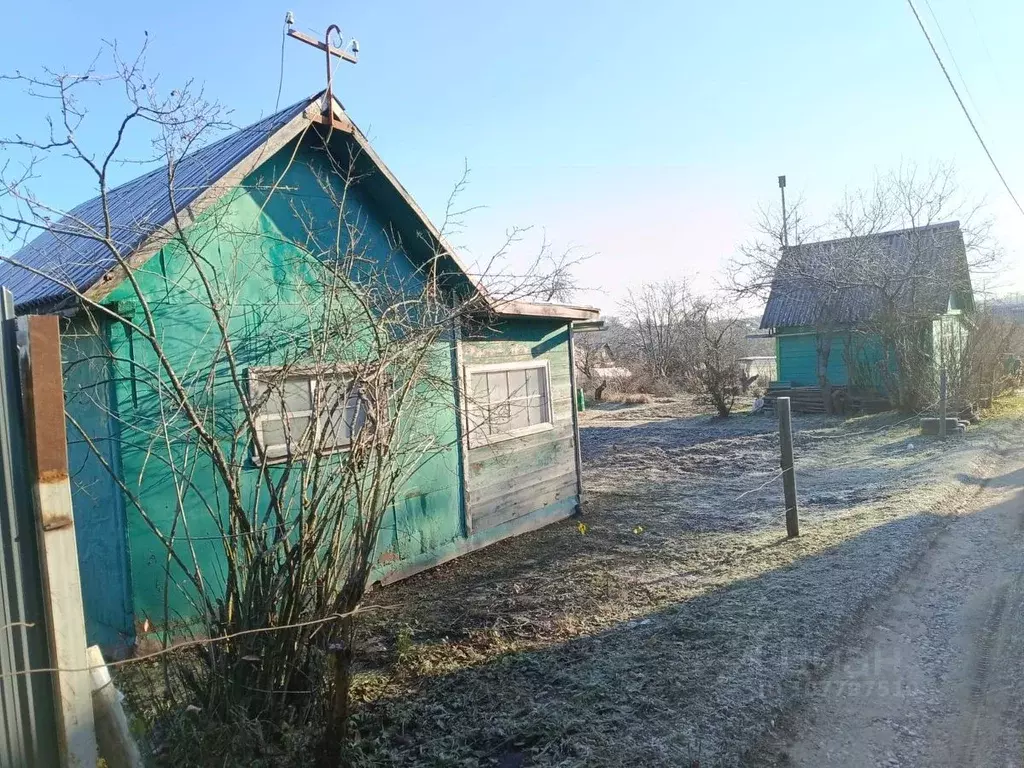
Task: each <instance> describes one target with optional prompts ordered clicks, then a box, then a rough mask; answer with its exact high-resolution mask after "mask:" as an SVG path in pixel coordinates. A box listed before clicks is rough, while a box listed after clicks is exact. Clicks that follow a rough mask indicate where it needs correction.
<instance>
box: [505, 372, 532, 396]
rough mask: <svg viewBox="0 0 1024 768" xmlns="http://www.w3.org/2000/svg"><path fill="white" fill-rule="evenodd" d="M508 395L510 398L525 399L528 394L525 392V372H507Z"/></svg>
mask: <svg viewBox="0 0 1024 768" xmlns="http://www.w3.org/2000/svg"><path fill="white" fill-rule="evenodd" d="M508 393H509V396H510V397H526V396H527V395H528V394H529V392H527V391H526V371H525V370H522V369H520V370H518V371H509V372H508Z"/></svg>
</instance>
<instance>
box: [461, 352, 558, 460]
mask: <svg viewBox="0 0 1024 768" xmlns="http://www.w3.org/2000/svg"><path fill="white" fill-rule="evenodd" d="M523 370H542V371H543V373H542V377H543V379H544V390H545V397H544V408H545V416H546V417H547V420H546V421H544V422H543V423H541V424H531V425H530V426H528V427H520V428H519V429H511V430H509V431H508V432H501V433H499V434H496V435H490V434H487V433H486V432H485V431H483V430H482V429H479V428H477V429H474V428H473V425H472V422H471V420H470V413H469V409H470V408H471V407H472V405H473V374H477V373H499V372H509V371H523ZM462 392H463V407H462V417H463V425H464V427H465V430H466V436H467V439H468V444H469V448H470V450H472V449H473V448H479V447H481V446H485V445H493V444H494V443H501V442H504V441H505V440H514V439H516V438H522V437H526V436H528V435H536V434H539V433H541V432H547V431H549V430H552V429H554V428H555V406H554V402H553V399H552V396H551V368H550V366H549V365H548V361H547V360H524V361H521V362H507V363H486V364H482V365H467V366H464V368H463V378H462Z"/></svg>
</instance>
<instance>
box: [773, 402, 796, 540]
mask: <svg viewBox="0 0 1024 768" xmlns="http://www.w3.org/2000/svg"><path fill="white" fill-rule="evenodd" d="M775 408H776V410H777V411H778V412H779V442H780V443H781V445H782V490H783V493H784V494H785V497H786V536H787V537H788V538H790V539H794V538H796V537H797V536H799V535H800V520H799V519H798V517H797V509H796V469H794V467H793V419H792V416H791V413H790V407H789V398H788V397H780V398H777V399H776V400H775Z"/></svg>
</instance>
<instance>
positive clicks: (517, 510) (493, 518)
mask: <svg viewBox="0 0 1024 768" xmlns="http://www.w3.org/2000/svg"><path fill="white" fill-rule="evenodd" d="M575 495H576V481H575V478H573V477H572V476H571V475H570V476H569V478H568V482H567V483H562V484H561V485H557V486H556V485H553V486H552V487H551V488H545V489H543V491H542V492H540V493H535V494H534V495H531V496H528V497H526V498H522V499H514V500H510V501H507V502H502V503H500V504H492V505H490V506H489V507H488V508H486V509H480V508H478V509H476V510H474V512H473V515H474V519H475V520H476V521H477V523H476V524H477V530H481V531H482V530H486V529H487V528H493V527H494V526H496V525H501V524H503V523H507V522H509V521H511V520H515V519H516V518H518V517H523V516H526V515H529V514H530V513H531V512H536V511H537V510H539V509H543V508H544V507H546V506H548V505H550V504H554V503H555V502H558V501H563V500H565V499H571V498H574V497H575Z"/></svg>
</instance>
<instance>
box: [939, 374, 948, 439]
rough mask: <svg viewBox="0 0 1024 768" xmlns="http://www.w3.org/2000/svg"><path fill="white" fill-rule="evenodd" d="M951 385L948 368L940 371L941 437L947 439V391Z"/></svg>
mask: <svg viewBox="0 0 1024 768" xmlns="http://www.w3.org/2000/svg"><path fill="white" fill-rule="evenodd" d="M948 388H949V384H948V382H947V379H946V366H942V368H941V369H939V437H940V438H941V439H943V440H945V439H946V390H947V389H948Z"/></svg>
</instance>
